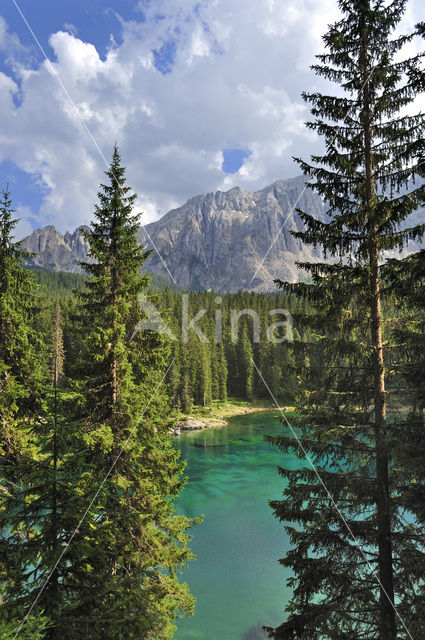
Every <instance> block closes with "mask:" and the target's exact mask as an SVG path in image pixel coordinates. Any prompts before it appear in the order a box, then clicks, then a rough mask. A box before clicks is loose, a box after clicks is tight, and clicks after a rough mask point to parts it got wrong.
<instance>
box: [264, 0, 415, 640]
mask: <svg viewBox="0 0 425 640" xmlns="http://www.w3.org/2000/svg"><path fill="white" fill-rule="evenodd" d="M338 4H339V7H340V10H341V12H342V14H343V17H342V19H341V20H339V21H338V22H337V23H335V24H334V25H332V26H331V27H330V28H329V31H328V33H327V34H326V35H325V36H324V42H325V45H326V52H325V53H324V54H322V55H319V56H318V59H319V63H318V64H316V65H314V66H313V69H314V71H315V72H316V73H317V74H318V75H321V76H323V77H324V78H326V79H328V80H330V81H332V82H334V83H336V84H337V85H338V86H339V90H340V91H339V92H338V94H337V95H325V94H321V93H318V92H316V93H305V94H303V96H304V99H305V100H306V101H307V102H308V103H309V104H310V105H311V112H312V114H313V116H314V120H313V121H312V122H309V123H307V126H308V127H309V128H310V129H312V130H313V131H315V132H317V133H318V134H319V135H321V136H322V137H323V139H324V142H325V147H326V150H325V152H324V153H323V154H322V155H315V156H312V163H311V164H309V163H306V162H304V161H302V160H298V162H299V164H300V165H301V167H302V170H303V172H304V174H305V175H306V176H308V178H309V180H310V186H311V187H312V188H313V189H315V190H316V191H317V192H318V193H319V194H320V195H321V196H322V197H323V199H324V200H325V201H326V203H327V206H328V216H329V218H328V221H326V222H320V221H317V220H315V219H314V218H313V217H312V216H310V215H308V214H307V213H305V212H302V211H300V212H299V214H300V216H301V218H302V220H303V222H304V225H305V231H302V232H299V233H295V235H296V236H297V237H299V238H301V239H302V240H303V241H304V242H307V243H310V244H314V245H319V246H322V247H323V249H324V253H325V256H328V257H331V258H333V263H332V264H330V265H329V264H316V265H312V264H303V265H301V266H302V267H303V268H304V269H306V271H308V272H309V273H310V275H311V278H312V282H313V284H312V285H295V286H291V285H289V284H287V283H286V284H284V283H280V286H282V287H284V288H285V289H286V290H288V291H293V292H295V293H297V294H298V295H300V296H303V297H306V298H310V300H312V301H314V303H315V308H316V311H315V312H314V315H315V317H313V318H310V325H311V327H312V328H313V332H314V334H313V335H312V339H313V341H314V342H315V343H316V344H315V346H314V345H311V348H310V350H309V352H310V354H312V356H313V357H312V359H310V361H309V363H308V365H309V370H310V371H309V379H308V380H304V381H303V382H304V385H305V387H306V388H305V395H304V409H303V414H304V415H303V418H302V422H301V423H300V428H301V430H302V431H301V432H302V437H303V442H305V448H306V450H307V451H308V452H309V454H310V457H311V460H312V462H313V463H314V464H315V465H316V467H317V468H318V470H319V472H320V474H321V477H322V478H323V479H324V481H325V483H326V485H327V486H328V488H329V491H330V493H329V495H328V494H327V493H326V491H324V489H323V486H321V483H320V482H319V480H318V478H317V476H316V475H315V472H314V471H313V470H311V469H307V468H303V469H302V470H297V471H290V470H286V469H282V470H281V472H282V474H283V475H284V476H285V477H286V478H287V479H288V482H289V484H288V486H287V488H286V489H285V492H284V501H276V502H274V503H273V506H274V509H275V511H276V514H277V516H278V517H279V518H280V519H281V520H282V521H288V522H299V523H301V524H302V526H303V531H301V532H300V531H298V530H297V529H295V528H292V527H289V531H290V535H291V540H292V542H293V543H294V545H295V547H294V549H293V550H292V551H291V552H290V553H289V554H288V556H287V557H286V558H285V560H284V561H283V563H284V564H286V565H287V566H289V567H291V569H292V570H293V572H294V574H295V578H294V581H293V584H294V587H295V589H294V596H293V598H292V601H291V603H290V605H289V606H288V614H289V615H288V619H287V621H286V622H284V623H283V624H282V625H281V627H279V628H278V629H275V630H269V631H270V635H271V636H272V637H275V638H287V639H289V638H291V639H292V640H295V639H296V638H300V639H301V638H307V637H309V638H320V639H322V638H363V637H368V638H379V639H380V640H395V638H396V637H400V638H401V637H405V636H406V633H407V631H406V628H405V627H404V622H402V621H400V619H399V618H398V617H397V614H396V608H395V603H396V598H395V592H397V607H398V608H399V609H400V611H403V612H404V613H406V612H407V611H408V602H409V596H410V597H413V595H412V591H410V590H409V589H405V590H404V591H403V587H404V586H405V584H406V582H405V580H407V576H406V575H405V573H404V569H403V566H402V565H403V563H402V561H401V558H402V557H403V555H404V554H406V553H407V547H408V544H407V543H406V539H408V530H407V529H406V526H405V525H403V518H402V516H401V513H400V507H399V506H398V505H397V501H396V496H397V490H396V487H392V486H391V482H396V477H395V476H394V474H391V466H390V465H391V458H392V447H393V446H394V443H393V440H392V436H393V433H392V430H391V426H390V424H389V423H388V419H387V393H386V388H385V362H384V345H383V320H382V310H381V297H382V296H381V272H380V264H381V262H382V261H383V251H384V250H387V249H395V248H402V247H403V246H405V245H406V243H407V242H408V241H409V239H412V238H420V237H422V235H423V233H424V226H423V225H416V226H413V227H409V226H408V225H407V227H406V225H404V226H403V227H402V226H401V224H402V223H403V222H404V221H405V220H406V218H407V217H408V215H409V214H410V213H411V212H412V211H414V210H415V209H416V208H417V207H418V206H419V205H420V204H421V203H423V201H424V196H425V194H424V188H423V186H418V185H415V183H414V180H415V177H417V176H418V175H420V173H421V168H420V161H421V154H422V150H423V133H424V118H423V116H422V115H421V114H419V115H417V116H412V115H406V114H405V111H404V110H405V108H406V107H407V105H409V104H410V103H411V102H412V101H413V100H414V98H415V96H416V95H417V92H418V79H420V77H421V75H420V62H421V59H422V55H418V56H415V57H413V58H409V59H407V60H406V59H405V60H402V61H399V60H396V56H397V55H398V54H399V52H400V51H401V50H402V49H403V47H404V45H406V44H408V43H410V42H411V41H412V39H413V38H414V36H415V35H416V32H414V33H411V34H409V35H406V36H404V35H402V36H397V35H394V31H395V29H396V27H397V26H398V23H399V21H400V19H401V16H402V14H403V11H404V9H405V6H406V2H405V1H404V0H395V1H394V2H392V3H390V4H389V5H388V6H386V5H385V4H384V3H383V2H382V1H381V0H355V1H353V2H347V1H345V0H340V1H339V3H338ZM318 350H319V352H320V354H321V355H320V356H319V357H318V356H317V354H318ZM315 354H316V355H315ZM275 442H276V443H277V444H278V445H279V446H280V447H281V448H282V449H283V450H288V449H293V448H295V450H297V447H296V446H295V445H294V441H293V439H291V438H288V437H283V438H277V439H276V440H275ZM300 455H301V456H302V455H303V454H302V452H301V454H300ZM347 458H348V459H347ZM330 498H332V499H333V500H335V503H336V504H337V505H339V506H340V508H341V514H342V515H343V516H344V518H345V523H344V522H342V520H341V518H340V517H339V514H338V513H337V512H336V511H335V507H334V504H333V503H332V500H331V501H330ZM347 525H348V529H347ZM350 531H351V532H352V533H354V538H355V539H356V542H354V540H353V538H352V537H351V535H350ZM414 540H415V538H414V535H412V537H411V538H410V540H409V542H410V543H411V544H412V545H413V546H414ZM419 551H420V550H419V549H418V547H416V552H418V553H419ZM396 566H397V575H396V570H395V567H396ZM375 569H376V572H377V577H378V581H376V580H375V577H374V576H373V575H371V574H373V571H374V570H375ZM347 576H349V577H350V578H349V584H347ZM319 606H320V607H321V609H320V612H319ZM406 619H407V620H409V619H410V616H409V617H407V618H406Z"/></svg>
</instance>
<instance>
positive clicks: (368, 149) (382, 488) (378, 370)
mask: <svg viewBox="0 0 425 640" xmlns="http://www.w3.org/2000/svg"><path fill="white" fill-rule="evenodd" d="M368 4H369V2H368ZM367 52H368V34H367V27H366V25H363V29H362V51H361V55H360V71H361V79H362V86H363V88H362V91H363V96H362V100H363V113H362V125H363V131H364V148H365V157H364V160H365V192H366V193H365V196H366V197H365V201H366V206H367V211H366V213H367V225H368V236H369V246H368V252H369V268H370V280H369V283H370V309H371V342H372V359H373V383H374V401H375V426H374V436H375V453H376V489H377V504H376V506H377V527H378V565H379V580H380V599H379V603H380V613H381V616H380V617H381V619H380V634H379V635H380V640H395V639H396V636H397V630H396V618H395V613H396V612H395V607H394V584H393V556H392V540H391V507H390V491H389V472H388V467H389V461H388V453H387V447H386V399H385V368H384V356H383V348H382V313H381V294H380V274H379V249H378V242H377V240H378V238H377V231H376V222H375V219H374V218H375V204H374V201H375V195H376V194H375V185H374V180H373V152H372V133H371V109H370V105H371V99H370V89H369V80H370V71H369V68H368V67H369V65H368V59H367Z"/></svg>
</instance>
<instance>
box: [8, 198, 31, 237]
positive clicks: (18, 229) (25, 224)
mask: <svg viewBox="0 0 425 640" xmlns="http://www.w3.org/2000/svg"><path fill="white" fill-rule="evenodd" d="M14 215H15V216H16V218H18V223H17V225H16V226H15V229H14V232H13V235H14V240H15V241H16V242H17V241H19V240H22V238H25V236H27V235H29V234H30V233H31V231H32V224H31V222H29V220H28V218H30V217H32V216H33V215H34V214H33V213H32V211H31V209H30V208H29V207H24V206H18V207H16V210H15V214H14Z"/></svg>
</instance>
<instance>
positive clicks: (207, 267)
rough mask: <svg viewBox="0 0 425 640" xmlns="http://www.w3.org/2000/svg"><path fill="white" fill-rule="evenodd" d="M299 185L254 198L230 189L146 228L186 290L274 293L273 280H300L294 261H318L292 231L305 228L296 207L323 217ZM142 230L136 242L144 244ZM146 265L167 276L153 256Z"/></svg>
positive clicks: (282, 183) (280, 185)
mask: <svg viewBox="0 0 425 640" xmlns="http://www.w3.org/2000/svg"><path fill="white" fill-rule="evenodd" d="M304 186H305V181H304V178H302V177H300V178H294V179H289V180H278V181H277V182H274V183H273V184H272V185H270V186H268V187H266V188H265V189H262V190H261V191H257V192H255V193H247V192H245V191H242V189H240V188H239V187H234V188H233V189H231V190H230V191H227V192H226V193H223V192H221V191H218V192H216V193H209V194H207V195H204V196H197V197H195V198H192V199H191V200H189V201H188V202H187V203H186V204H185V205H184V206H183V207H180V208H179V209H175V210H173V211H170V212H169V213H168V214H167V215H165V216H164V217H163V218H161V220H159V221H158V222H155V223H152V224H149V225H146V227H145V230H146V231H147V234H149V236H150V238H151V239H152V240H153V242H154V244H155V246H156V247H157V248H158V250H159V252H160V254H161V256H162V258H163V260H164V262H165V263H166V265H167V267H168V269H169V271H170V273H171V274H172V275H173V277H174V278H175V280H176V282H177V284H179V285H180V286H181V287H183V288H192V289H193V288H194V289H197V288H205V289H209V288H211V289H215V290H217V291H237V290H239V289H255V290H258V291H271V290H273V289H275V288H276V287H275V284H274V283H273V280H274V278H277V277H279V278H282V279H288V280H296V279H297V278H298V269H297V267H296V264H295V263H296V261H299V260H301V261H304V260H312V261H314V260H317V259H318V257H319V253H318V252H317V251H314V250H312V249H311V248H310V247H306V246H303V244H302V243H301V241H300V240H296V239H295V238H293V236H292V235H291V233H290V230H291V229H301V227H302V223H301V221H300V218H299V216H298V214H297V213H296V212H295V211H294V212H293V213H292V214H291V210H292V209H293V208H294V205H296V206H298V207H299V208H300V209H303V210H305V211H308V212H309V213H311V214H312V215H314V216H315V217H317V218H319V219H321V220H323V219H324V208H323V204H322V202H321V200H320V198H319V197H318V196H317V195H316V194H314V193H313V192H311V191H310V190H309V189H308V188H307V189H305V190H304ZM145 230H144V229H141V230H140V240H141V241H142V242H145V243H146V244H148V245H149V236H148V235H147V234H146V232H145ZM148 268H149V270H150V271H152V272H155V273H161V274H164V272H165V270H164V266H163V264H162V262H161V259H160V258H159V256H158V254H157V253H154V254H152V256H151V258H150V260H149V264H148Z"/></svg>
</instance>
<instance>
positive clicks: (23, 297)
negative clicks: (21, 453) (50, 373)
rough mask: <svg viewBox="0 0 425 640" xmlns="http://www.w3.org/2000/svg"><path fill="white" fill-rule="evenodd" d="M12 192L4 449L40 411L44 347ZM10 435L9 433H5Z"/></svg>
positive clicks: (3, 216) (3, 247) (1, 319)
mask: <svg viewBox="0 0 425 640" xmlns="http://www.w3.org/2000/svg"><path fill="white" fill-rule="evenodd" d="M13 213H14V210H13V209H12V201H11V197H10V192H9V191H8V189H6V190H4V191H2V192H1V199H0V424H1V428H2V430H3V437H2V442H3V444H5V443H7V442H10V440H9V437H8V430H9V429H11V428H12V425H13V424H14V423H15V421H16V420H20V419H22V418H23V417H28V416H30V415H35V414H36V413H37V411H39V410H40V407H41V398H42V394H41V384H42V375H43V374H42V367H41V366H40V361H41V360H40V358H38V357H37V350H39V351H42V347H41V343H40V341H39V340H38V338H37V335H36V332H35V331H34V328H33V321H34V307H35V295H34V294H35V286H34V281H33V278H32V274H31V273H30V272H29V271H27V270H25V269H24V268H23V265H24V263H25V261H26V260H27V258H28V257H29V254H28V253H27V252H25V251H23V249H22V247H21V243H19V242H18V243H15V242H14V236H13V231H14V228H15V226H16V224H17V222H18V220H16V219H14V218H13ZM5 430H6V431H5Z"/></svg>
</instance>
